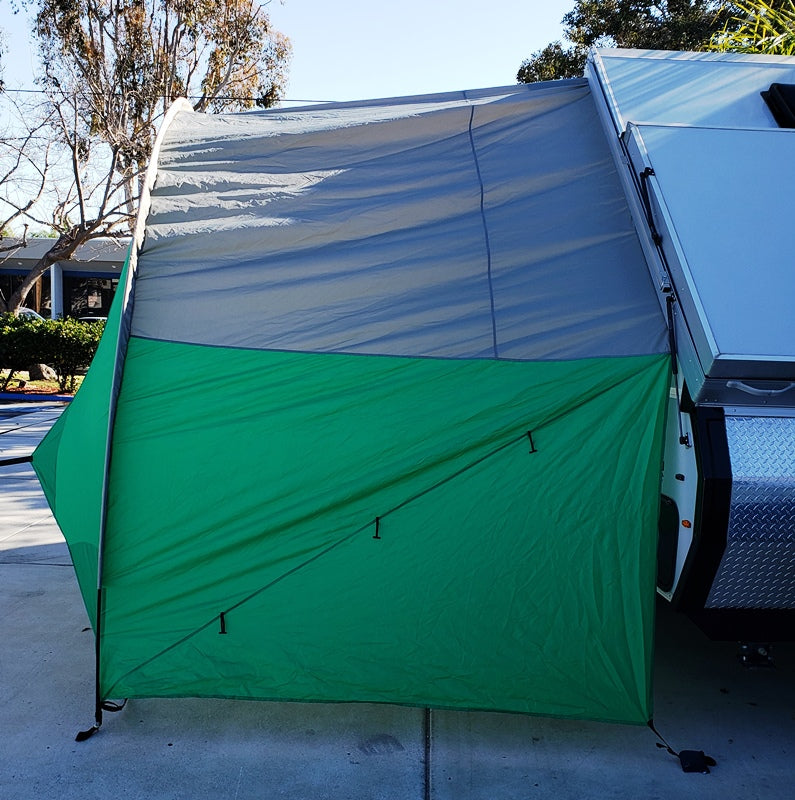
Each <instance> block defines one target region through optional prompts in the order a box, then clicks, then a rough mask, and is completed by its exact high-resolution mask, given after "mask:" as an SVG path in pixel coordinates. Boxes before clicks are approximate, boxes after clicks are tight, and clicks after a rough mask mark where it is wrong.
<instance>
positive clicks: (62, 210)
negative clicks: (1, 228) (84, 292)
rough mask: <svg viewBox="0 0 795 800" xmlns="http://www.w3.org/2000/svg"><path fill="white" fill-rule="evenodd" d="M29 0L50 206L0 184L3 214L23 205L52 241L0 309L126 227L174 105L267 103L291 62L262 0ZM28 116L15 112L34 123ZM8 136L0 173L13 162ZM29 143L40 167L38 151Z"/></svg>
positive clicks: (0, 152)
mask: <svg viewBox="0 0 795 800" xmlns="http://www.w3.org/2000/svg"><path fill="white" fill-rule="evenodd" d="M23 5H24V2H23ZM30 6H32V7H33V8H34V9H35V22H36V28H35V33H36V36H37V38H38V41H39V46H40V54H41V65H42V69H41V74H40V75H39V77H38V82H39V84H40V85H41V87H42V88H43V90H44V92H45V94H46V98H47V100H46V103H45V104H44V106H43V107H42V108H40V109H38V110H37V113H38V118H40V119H46V130H47V136H45V137H38V145H39V146H42V143H43V142H45V141H46V142H47V145H48V146H49V147H50V160H49V161H48V167H49V168H48V172H47V181H46V183H47V187H46V191H44V192H43V195H42V196H43V198H46V202H37V203H36V204H34V207H33V208H31V207H28V208H26V209H25V210H24V211H23V212H20V209H21V208H22V207H23V206H24V205H25V202H24V198H20V196H19V190H18V186H17V185H16V184H15V183H13V182H11V181H5V182H4V183H3V186H2V188H0V221H2V219H8V218H9V217H11V216H13V214H14V212H20V213H17V217H19V218H24V219H26V220H27V221H28V222H32V223H34V224H35V225H37V226H39V227H44V228H52V229H53V230H54V231H55V232H56V234H57V237H56V238H55V240H54V242H53V246H52V248H51V250H50V251H49V252H48V253H47V254H46V255H45V256H44V257H43V258H42V259H41V260H40V261H39V262H38V263H37V264H36V265H35V266H34V267H33V269H32V270H31V272H30V273H29V274H28V275H27V276H26V279H25V280H24V281H23V283H22V284H21V286H20V287H19V289H18V290H17V291H15V292H14V294H13V295H12V296H11V297H10V298H9V299H8V301H7V303H5V304H3V303H2V301H0V310H3V305H5V306H6V308H7V309H8V310H11V311H14V310H16V309H17V308H19V306H20V305H22V303H23V302H24V300H25V297H26V295H27V293H28V291H29V290H30V288H31V287H32V286H33V284H34V283H35V280H36V279H37V278H38V277H39V276H40V275H41V274H42V273H43V272H44V271H45V270H46V269H47V268H48V267H49V266H50V265H51V264H53V263H55V262H56V261H64V260H68V259H69V258H70V257H71V256H72V255H73V254H74V252H75V250H76V249H77V248H78V247H80V245H82V244H83V243H84V242H86V241H87V240H89V239H92V238H97V237H100V236H109V235H116V234H125V233H128V232H129V230H130V228H131V226H132V222H133V219H134V215H135V211H136V209H137V204H138V199H139V197H140V194H141V187H142V181H143V175H144V172H145V169H146V165H147V163H148V160H149V157H150V155H151V152H152V145H153V143H154V137H155V130H156V127H157V123H158V120H159V119H160V118H161V116H162V115H163V113H164V111H165V109H166V108H167V107H168V106H169V105H170V104H171V102H172V101H173V100H175V99H176V98H177V97H181V96H184V97H188V98H189V99H190V100H191V101H192V103H193V106H194V108H195V109H196V110H197V111H212V112H219V111H226V110H238V109H246V108H252V107H254V106H260V107H266V106H270V105H272V104H273V103H275V102H276V101H277V100H278V99H279V97H280V96H281V94H282V92H283V89H284V85H285V83H286V74H287V65H288V63H289V57H290V43H289V40H288V39H287V38H286V37H285V36H283V35H282V34H281V33H279V32H278V31H275V30H273V28H272V27H271V25H270V20H269V18H268V16H267V14H266V12H265V7H264V5H263V3H262V2H259V0H30ZM32 113H33V112H30V111H24V112H22V114H21V116H22V117H24V118H25V119H26V120H30V119H31V118H32ZM29 127H30V125H29ZM37 130H38V129H37ZM3 143H4V140H0V175H3V174H4V172H3V169H2V166H3V165H4V163H6V162H9V160H10V159H11V157H12V152H11V148H9V147H5V148H4V147H3ZM53 146H55V149H56V150H57V153H58V158H55V157H54V155H53V152H52V148H53ZM26 148H27V149H26V151H25V155H26V156H27V159H28V161H29V162H30V161H34V162H35V161H36V160H37V159H36V157H35V156H33V157H31V156H30V153H31V152H32V150H35V148H36V146H35V145H34V143H33V142H31V143H29V144H28V145H26ZM6 172H7V170H6ZM3 204H5V209H6V210H5V212H3V209H2V206H3ZM37 209H43V211H42V210H39V211H37Z"/></svg>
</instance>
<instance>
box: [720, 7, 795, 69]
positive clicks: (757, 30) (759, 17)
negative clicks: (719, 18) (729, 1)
mask: <svg viewBox="0 0 795 800" xmlns="http://www.w3.org/2000/svg"><path fill="white" fill-rule="evenodd" d="M734 5H735V7H736V12H737V13H736V14H735V15H734V16H733V17H732V18H731V20H729V21H728V22H727V23H726V25H725V26H724V28H723V30H722V31H720V32H719V33H716V34H713V36H712V39H711V40H710V43H709V47H710V49H711V50H717V51H719V52H727V51H731V52H735V53H765V54H767V55H779V56H791V55H795V3H793V2H792V0H778V2H765V0H746V1H744V2H736V3H735V4H734Z"/></svg>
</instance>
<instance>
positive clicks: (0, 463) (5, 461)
mask: <svg viewBox="0 0 795 800" xmlns="http://www.w3.org/2000/svg"><path fill="white" fill-rule="evenodd" d="M31 461H33V456H19V457H18V458H2V459H0V467H11V466H13V465H14V464H30V462H31Z"/></svg>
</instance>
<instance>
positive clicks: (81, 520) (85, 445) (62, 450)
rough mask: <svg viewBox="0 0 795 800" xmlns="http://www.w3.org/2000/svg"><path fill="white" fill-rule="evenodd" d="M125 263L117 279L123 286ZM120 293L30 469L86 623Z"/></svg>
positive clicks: (92, 597)
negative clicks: (70, 568) (67, 556)
mask: <svg viewBox="0 0 795 800" xmlns="http://www.w3.org/2000/svg"><path fill="white" fill-rule="evenodd" d="M126 271H127V264H125V266H124V269H123V271H122V274H121V276H120V280H119V285H120V286H123V285H124V280H125V274H126ZM121 296H122V292H121V291H119V292H117V293H116V296H115V298H114V300H113V304H112V305H111V309H110V312H109V314H108V320H107V322H106V323H105V331H104V332H103V334H102V339H101V340H100V343H99V347H97V352H96V353H95V355H94V359H93V361H92V362H91V367H90V368H89V370H88V373H87V374H86V377H85V378H84V380H83V383H82V385H81V386H80V389H79V390H78V392H77V394H75V397H74V399H73V400H72V402H71V403H70V404H69V407H68V408H67V409H66V410H65V411H64V412H63V414H61V416H60V418H59V419H58V420H57V422H56V423H55V425H53V427H52V428H51V429H50V431H49V433H48V434H47V436H45V437H44V439H43V440H42V441H41V443H40V444H39V446H38V447H37V448H36V451H35V452H34V454H33V468H34V469H35V471H36V474H37V475H38V477H39V481H40V482H41V485H42V488H43V490H44V494H45V496H46V497H47V502H48V503H49V504H50V508H51V509H52V512H53V515H54V516H55V519H56V521H57V522H58V526H59V527H60V529H61V532H62V533H63V535H64V537H65V539H66V543H67V545H68V546H69V552H70V553H71V556H72V562H73V564H74V568H75V573H76V574H77V581H78V584H79V585H80V592H81V594H82V595H83V602H84V603H85V605H86V610H87V611H88V616H89V618H90V619H91V624H92V625H94V622H95V617H96V606H97V556H98V549H97V543H98V541H99V528H100V502H101V498H102V478H103V475H104V472H105V446H106V440H107V426H108V405H109V399H110V386H111V381H112V378H113V369H114V363H115V357H116V343H117V340H118V330H119V316H120V314H121Z"/></svg>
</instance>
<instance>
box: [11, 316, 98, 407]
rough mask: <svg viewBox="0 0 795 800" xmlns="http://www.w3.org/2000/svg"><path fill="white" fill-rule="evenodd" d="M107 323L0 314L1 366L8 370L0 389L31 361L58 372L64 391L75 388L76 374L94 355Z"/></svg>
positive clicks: (86, 365)
mask: <svg viewBox="0 0 795 800" xmlns="http://www.w3.org/2000/svg"><path fill="white" fill-rule="evenodd" d="M104 328H105V325H104V323H103V322H80V321H79V320H76V319H72V318H69V317H67V318H66V319H45V320H31V319H28V318H24V317H15V316H14V315H13V314H2V315H0V369H7V370H9V374H8V376H7V377H6V379H5V381H4V383H3V385H2V387H0V390H2V389H5V387H6V386H7V385H8V382H9V381H10V380H11V377H12V375H13V374H14V373H15V372H19V371H20V370H26V369H27V368H28V367H29V366H30V365H31V364H47V365H48V366H50V367H52V368H53V369H54V370H55V372H56V373H57V374H58V385H59V388H60V390H61V391H62V392H65V391H66V392H74V391H75V377H76V376H77V374H78V373H79V372H81V371H82V370H84V369H86V368H87V367H88V365H89V364H90V363H91V359H92V358H93V357H94V353H95V352H96V350H97V345H98V344H99V339H100V337H101V336H102V331H103V330H104Z"/></svg>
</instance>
